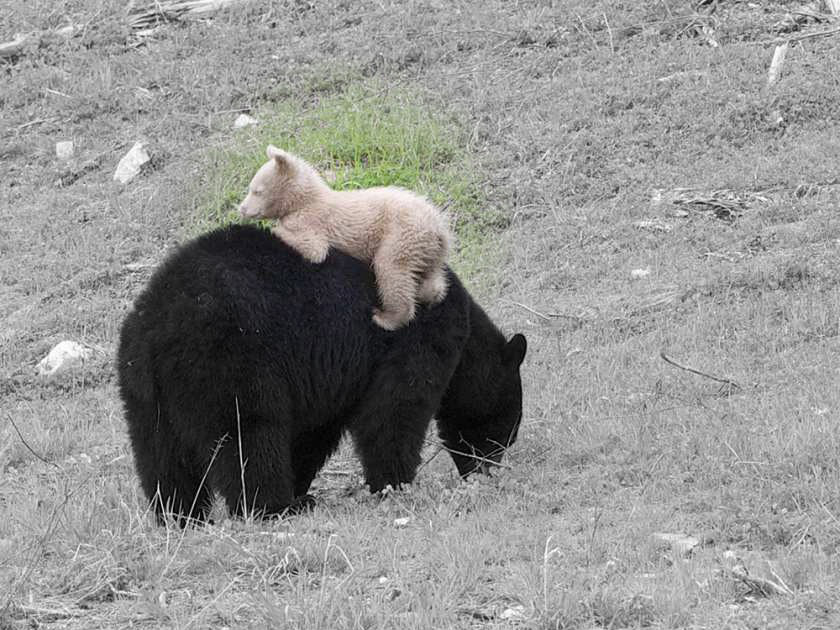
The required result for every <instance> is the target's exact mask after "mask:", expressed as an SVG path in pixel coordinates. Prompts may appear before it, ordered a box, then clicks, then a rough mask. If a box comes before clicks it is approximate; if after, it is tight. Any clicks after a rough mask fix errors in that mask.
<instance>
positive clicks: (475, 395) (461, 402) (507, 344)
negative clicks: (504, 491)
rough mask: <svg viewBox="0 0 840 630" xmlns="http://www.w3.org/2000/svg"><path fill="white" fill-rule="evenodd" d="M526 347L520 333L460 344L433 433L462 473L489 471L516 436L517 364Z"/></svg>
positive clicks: (519, 403) (518, 419)
mask: <svg viewBox="0 0 840 630" xmlns="http://www.w3.org/2000/svg"><path fill="white" fill-rule="evenodd" d="M496 334H498V333H496ZM494 336H495V335H494ZM472 341H475V339H471V342H472ZM526 351H527V343H526V341H525V337H524V336H523V335H519V334H517V335H514V336H513V337H512V338H511V339H510V340H509V341H505V339H504V338H503V337H501V335H499V336H498V338H495V339H492V338H491V339H487V338H485V339H483V340H481V343H480V344H476V343H469V344H468V347H467V348H465V350H464V353H463V354H462V358H461V363H460V364H459V365H458V367H457V369H456V370H455V374H454V375H453V378H452V381H451V382H450V385H449V388H448V389H447V391H446V394H445V395H444V397H443V400H442V401H441V407H440V410H439V411H438V433H439V435H440V437H441V439H442V440H443V443H444V445H445V446H446V448H447V450H448V451H449V453H450V455H451V456H452V460H453V461H454V462H455V467H456V468H457V469H458V472H459V473H460V474H461V476H462V477H466V476H468V475H469V474H471V473H473V472H485V473H486V472H489V471H490V469H491V468H492V467H493V466H495V465H497V464H498V463H499V462H500V461H501V460H502V456H503V455H504V453H505V450H506V449H507V448H508V447H509V446H511V445H512V444H513V443H514V441H515V440H516V435H517V433H518V431H519V423H520V422H521V420H522V379H521V378H520V375H519V366H520V365H521V364H522V361H523V360H524V358H525V353H526Z"/></svg>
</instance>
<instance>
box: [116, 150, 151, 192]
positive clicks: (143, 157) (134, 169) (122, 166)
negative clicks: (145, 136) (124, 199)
mask: <svg viewBox="0 0 840 630" xmlns="http://www.w3.org/2000/svg"><path fill="white" fill-rule="evenodd" d="M150 159H151V158H150V157H149V154H148V153H147V152H146V149H145V148H144V146H143V143H142V142H137V143H136V144H135V145H134V146H133V147H131V150H130V151H129V152H128V153H126V154H125V155H124V156H123V159H121V160H120V163H119V164H117V170H116V171H114V181H117V182H119V183H121V184H127V183H128V182H130V181H131V180H132V179H134V178H135V177H137V176H138V175H139V174H140V170H141V169H142V168H143V165H144V164H145V163H146V162H148V161H149V160H150Z"/></svg>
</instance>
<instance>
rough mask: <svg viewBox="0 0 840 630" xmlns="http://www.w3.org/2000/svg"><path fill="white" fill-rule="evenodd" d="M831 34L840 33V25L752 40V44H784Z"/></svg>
mask: <svg viewBox="0 0 840 630" xmlns="http://www.w3.org/2000/svg"><path fill="white" fill-rule="evenodd" d="M831 35H840V27H838V28H830V29H828V30H825V31H815V32H813V33H802V34H801V35H791V36H790V37H777V38H776V39H765V40H760V41H755V42H753V43H754V44H761V45H762V46H764V45H767V44H777V45H778V44H786V43H788V42H799V41H802V40H804V39H814V38H816V37H830V36H831Z"/></svg>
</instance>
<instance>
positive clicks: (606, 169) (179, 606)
mask: <svg viewBox="0 0 840 630" xmlns="http://www.w3.org/2000/svg"><path fill="white" fill-rule="evenodd" d="M124 4H125V3H123V2H116V1H109V2H104V3H103V2H93V1H92V0H85V1H83V2H64V1H61V2H47V1H46V0H33V1H32V2H26V3H21V2H16V1H13V0H0V40H3V41H6V40H11V39H12V34H14V33H15V32H22V33H27V32H33V31H38V32H43V31H47V30H54V29H58V28H61V27H62V26H63V25H65V24H66V23H68V22H72V23H76V24H82V25H86V26H85V28H84V30H82V31H80V32H79V33H78V34H76V35H74V36H72V37H69V38H65V37H61V38H57V39H49V40H44V41H43V42H41V43H40V44H39V45H38V46H32V47H30V48H27V50H26V51H25V54H24V55H22V56H20V57H19V58H13V59H8V60H5V61H0V73H2V89H0V121H2V122H0V219H2V220H0V254H2V255H0V321H2V322H3V326H2V329H0V471H2V473H0V628H4V629H5V628H15V629H18V628H24V627H30V626H38V627H47V628H49V627H54V628H58V627H61V628H91V627H102V628H120V627H126V626H135V627H148V628H157V627H173V628H191V629H194V628H220V627H225V626H226V627H230V628H244V627H253V628H261V627H278V628H280V627H296V628H348V629H349V628H395V627H396V628H423V629H427V628H475V627H510V626H513V625H518V626H519V627H522V628H533V629H545V630H548V629H552V630H556V629H564V630H566V629H581V630H584V629H586V630H589V629H592V628H642V627H651V628H692V629H694V628H696V629H701V628H709V629H711V628H715V629H730V630H736V629H737V630H741V629H746V628H756V627H758V628H777V629H779V630H781V629H782V628H791V627H796V628H800V627H801V628H819V627H822V628H836V627H840V613H838V610H840V577H838V576H840V555H838V548H840V520H838V519H840V432H838V430H837V418H838V414H840V390H839V389H838V387H837V378H838V369H840V346H838V331H840V320H839V319H838V313H839V312H840V284H838V281H837V278H840V257H838V255H837V253H838V252H837V248H838V239H840V217H838V214H837V212H836V210H837V206H838V203H840V170H839V169H838V166H837V165H838V164H840V116H838V115H837V114H838V107H840V105H838V104H840V74H838V72H837V69H838V68H840V46H838V41H840V40H839V39H838V36H837V35H830V36H825V37H821V38H817V37H814V38H810V39H804V40H802V41H801V42H800V43H797V44H794V45H791V47H790V50H789V51H788V53H787V57H786V60H785V64H784V67H783V68H782V73H781V78H780V79H779V81H778V82H777V83H776V84H775V85H774V86H773V87H768V86H767V76H766V72H767V67H768V65H769V63H770V60H771V58H772V56H773V49H774V46H775V41H776V40H777V38H779V37H789V36H798V35H802V34H807V33H811V32H816V31H820V30H826V31H828V30H830V29H832V28H836V21H835V22H827V21H826V20H827V18H825V17H820V16H817V17H813V16H812V17H810V18H809V17H807V16H803V15H802V14H801V12H799V13H797V11H798V8H799V4H798V3H797V2H793V1H785V2H782V1H779V2H776V1H769V2H763V3H760V6H758V3H743V2H717V3H698V2H693V1H692V2H689V1H688V0H669V1H668V2H639V3H605V2H596V3H592V2H584V0H568V1H565V2H562V3H553V4H551V3H537V2H532V3H523V2H516V3H509V2H503V1H502V0H491V1H489V2H483V3H466V4H464V3H461V4H457V5H452V6H451V7H450V6H448V5H447V6H444V5H435V6H430V5H429V4H428V3H420V2H400V3H396V2H394V3H388V2H385V3H384V4H383V3H376V4H364V5H357V4H356V3H348V2H344V1H339V0H323V1H319V2H317V3H311V2H309V3H291V2H288V3H268V2H262V1H259V0H255V1H254V2H249V3H244V4H243V5H242V6H241V7H240V8H238V9H236V10H231V11H226V12H222V13H221V14H219V15H216V16H214V17H213V18H212V19H202V20H194V21H190V22H179V21H177V20H175V21H172V22H170V23H168V24H166V25H164V26H162V27H161V28H159V29H158V30H157V31H155V32H154V33H153V34H151V35H149V36H146V37H143V38H139V36H138V35H137V34H135V33H131V32H129V31H128V29H127V28H126V26H125V25H126V19H125V14H124V6H123V5H124ZM825 13H827V8H826V6H822V11H821V12H820V14H821V15H822V14H825ZM835 20H836V18H835ZM325 68H331V70H329V71H325V70H324V69H325ZM386 88H387V89H386ZM350 95H355V96H354V97H352V98H351V97H350ZM353 98H358V99H359V100H360V102H358V103H356V102H354V101H353ZM385 107H390V109H389V111H385ZM242 110H247V111H249V112H250V113H252V114H253V115H255V116H257V117H259V118H261V119H262V120H263V126H261V127H259V128H257V129H249V130H247V131H245V132H243V133H241V134H239V135H237V134H235V133H234V132H233V131H232V130H231V125H232V122H233V119H234V118H235V116H236V115H237V113H238V112H240V111H242ZM336 112H339V113H336ZM346 113H356V114H358V116H357V117H356V119H354V118H353V116H347V115H346ZM362 114H365V115H362ZM386 123H387V124H386ZM263 133H267V134H268V136H265V137H263V136H262V134H263ZM284 134H285V135H284ZM278 135H279V136H280V137H279V138H278V137H277V136H278ZM269 136H270V137H269ZM139 138H143V139H146V140H147V141H148V143H149V150H150V152H151V154H152V164H151V169H150V170H148V171H147V172H145V173H144V174H143V176H141V177H140V178H138V179H137V180H135V181H134V182H132V183H131V184H130V185H129V186H126V187H124V188H121V187H118V186H117V185H115V184H114V183H113V182H112V181H111V175H112V173H113V168H114V167H115V165H116V163H117V161H118V160H119V158H120V157H121V155H122V154H123V153H124V152H125V151H126V150H127V149H128V148H129V147H130V146H131V145H132V144H133V143H134V142H135V141H136V140H137V139H139ZM284 138H285V139H287V141H288V142H290V143H292V146H290V147H289V148H292V149H293V150H299V151H300V152H301V153H303V154H304V155H306V156H307V157H309V158H310V159H312V160H313V161H315V162H316V163H317V164H318V165H319V166H321V167H323V168H331V169H332V170H333V171H334V172H335V173H336V177H337V185H341V186H345V185H346V186H351V185H367V184H368V183H374V182H375V183H386V182H390V181H397V182H401V181H404V182H406V183H407V184H409V185H411V186H412V187H415V186H417V187H419V188H421V190H423V191H424V192H426V193H427V194H430V195H431V196H432V197H433V198H434V199H435V200H436V201H438V202H439V203H445V202H446V201H448V200H449V199H450V198H451V199H452V200H453V203H452V204H451V207H450V210H452V209H453V208H454V209H455V210H454V211H455V212H458V213H461V212H463V213H465V214H466V215H467V216H469V224H470V225H472V222H473V221H475V220H483V219H484V217H491V220H492V225H486V224H480V225H481V226H482V228H481V229H485V228H488V229H490V230H491V232H492V231H494V230H495V229H496V217H499V216H501V217H503V219H504V220H503V221H502V222H501V223H500V225H499V227H503V226H506V229H505V231H504V233H503V235H502V237H501V240H502V241H503V243H504V248H503V249H502V248H501V247H500V248H496V251H494V256H493V257H492V258H490V259H488V258H486V257H485V254H484V253H483V252H481V253H474V254H469V261H470V264H467V263H466V262H464V261H461V260H459V261H458V264H459V265H460V266H461V267H460V268H462V269H464V270H465V271H466V272H467V273H468V274H472V275H473V276H474V281H475V282H477V283H479V284H480V285H481V286H482V294H481V301H482V302H483V303H484V304H486V305H487V306H488V308H489V310H490V311H491V312H492V313H493V315H494V317H495V318H496V319H497V320H498V321H500V322H502V324H503V325H504V327H505V328H506V330H507V331H509V332H514V331H519V330H521V331H523V332H525V333H526V334H527V335H528V339H529V355H528V357H527V358H526V362H525V364H524V365H523V379H524V386H525V405H526V406H525V410H524V416H525V421H524V425H523V428H522V430H521V431H520V437H519V441H518V443H517V444H516V446H515V447H514V449H513V451H512V452H511V454H510V457H509V458H507V459H506V463H507V464H509V466H510V467H509V468H505V469H503V470H502V471H500V472H499V474H497V475H496V476H495V477H493V478H491V479H481V480H476V481H474V482H472V483H467V484H465V483H460V482H459V481H458V480H457V479H456V477H455V475H454V471H453V469H452V466H451V465H450V464H449V462H447V461H446V459H445V456H442V455H440V456H436V447H435V445H434V444H431V445H430V447H429V452H428V454H427V459H428V463H427V464H426V465H424V466H423V468H422V469H421V471H420V474H419V476H418V480H417V483H416V484H415V485H414V486H413V487H412V488H411V489H409V490H407V491H403V492H396V493H392V494H389V495H387V496H384V497H372V496H369V495H368V494H367V493H366V492H365V491H364V489H363V488H361V487H360V481H359V480H360V477H359V474H358V469H357V466H356V463H355V461H354V459H353V458H352V457H351V456H350V454H349V452H348V451H346V450H342V451H341V452H340V453H339V454H338V456H337V457H336V458H335V459H334V460H333V461H332V462H331V463H330V465H329V466H328V468H327V469H326V470H325V471H324V473H323V474H322V475H321V476H320V478H319V480H318V485H317V486H316V487H315V493H316V496H317V498H318V506H317V507H316V509H315V510H314V511H313V512H312V513H311V514H306V515H302V516H300V517H295V518H294V519H290V520H288V521H284V522H253V521H229V520H225V519H224V517H223V516H222V515H221V514H220V516H219V519H218V520H217V523H216V525H214V526H212V527H207V528H201V529H191V530H186V531H179V530H174V529H171V528H159V527H157V526H156V525H154V523H153V520H152V519H151V518H150V517H149V515H148V514H146V512H145V506H144V505H143V502H142V500H141V498H140V496H139V494H138V489H137V481H136V478H135V476H134V472H133V469H132V461H131V455H130V453H129V452H128V450H127V444H128V442H127V439H126V436H125V428H124V423H123V421H122V415H121V409H120V406H119V402H118V399H117V396H116V390H115V387H114V384H113V380H112V374H113V366H112V364H111V358H110V354H109V352H110V351H111V349H112V348H113V346H114V343H115V335H116V331H117V329H118V326H119V323H120V320H121V318H122V314H123V312H124V309H125V308H126V307H127V305H128V304H129V303H130V300H131V299H133V297H134V296H135V295H136V293H137V291H138V290H139V289H140V287H141V286H142V285H143V283H144V282H145V281H146V280H147V278H148V275H149V273H150V272H151V270H152V269H153V268H154V265H155V264H157V263H158V262H159V261H160V260H161V259H162V257H163V256H164V255H165V253H166V250H167V249H168V248H170V247H171V246H172V245H174V244H175V242H177V241H178V240H179V239H181V238H184V235H185V234H190V233H193V230H194V229H196V228H195V223H194V221H195V219H196V216H197V215H196V214H194V213H192V212H190V211H187V212H183V213H180V212H179V211H178V210H179V209H188V210H192V209H193V208H194V207H195V206H196V203H197V202H196V201H195V200H196V198H197V199H199V200H200V202H199V203H200V204H201V206H202V207H205V208H207V207H210V208H213V210H212V212H211V214H209V215H205V216H207V217H209V219H208V220H209V221H211V222H215V221H217V220H222V218H223V216H224V214H225V213H226V212H227V209H228V208H229V204H231V203H232V202H233V201H234V200H235V199H237V198H238V196H239V195H240V194H241V193H242V191H243V190H244V186H245V184H246V182H247V179H248V178H249V177H250V172H251V169H252V168H254V167H256V165H258V164H259V162H260V161H261V160H262V156H263V153H262V151H263V148H264V147H262V146H261V145H262V144H264V143H265V141H266V140H271V141H274V142H279V143H282V142H284V141H286V140H284ZM67 139H72V140H74V141H75V145H76V155H75V157H74V159H73V160H72V161H70V162H67V163H60V162H58V161H57V160H56V158H55V157H54V156H55V153H54V144H55V142H57V141H60V140H67ZM371 139H373V140H374V142H371ZM362 140H364V142H362ZM295 143H296V144H295ZM348 147H349V148H348ZM374 148H376V149H377V150H387V151H395V153H388V154H387V155H386V157H385V159H383V160H382V161H380V162H377V164H379V166H377V167H376V168H374V167H372V166H371V161H370V160H367V161H364V160H360V159H359V158H357V154H358V155H359V156H361V155H363V154H364V153H365V152H367V153H368V154H371V155H374V156H377V155H378V154H377V153H376V151H374V150H373V149H374ZM339 158H340V159H339ZM351 158H352V159H351ZM208 165H209V166H208ZM427 167H433V168H427ZM202 171H204V173H202ZM196 173H199V174H198V175H196ZM220 173H225V174H226V175H225V177H220V176H219V174H220ZM205 175H206V178H205ZM339 177H340V178H341V180H340V181H339V179H338V178H339ZM391 177H393V178H395V179H393V180H389V179H388V178H391ZM195 182H202V184H201V185H199V186H196V184H195ZM410 182H415V183H410ZM197 189H198V191H197ZM675 189H691V190H692V191H695V192H694V193H693V194H692V195H688V196H686V197H690V198H691V199H694V200H697V199H704V200H706V201H710V200H712V201H713V200H715V199H724V200H728V201H729V202H732V200H733V199H737V200H742V201H743V203H738V204H735V205H733V206H732V208H733V209H734V212H733V213H732V216H728V215H727V214H726V213H721V216H720V217H718V216H716V213H715V212H714V205H713V204H712V205H710V204H709V203H693V204H688V203H677V204H675V203H673V202H672V200H673V199H674V196H673V195H669V193H670V192H672V191H674V190H675ZM197 192H200V193H201V195H199V196H196V193H197ZM205 194H206V197H205V196H203V195H205ZM733 203H734V202H733ZM462 229H463V226H462ZM484 234H486V232H482V237H481V238H484ZM470 238H471V237H470V235H469V234H464V233H463V232H462V233H461V239H462V244H463V242H464V241H467V242H470ZM490 242H491V243H495V242H496V241H495V240H494V239H491V241H490ZM493 248H495V245H494V246H493ZM487 260H492V261H493V262H492V265H493V266H494V267H495V269H487V268H486V262H485V261H487ZM470 265H475V266H474V267H471V266H470ZM634 270H642V271H643V273H637V274H635V275H632V272H633V271H634ZM488 272H491V273H492V282H488V281H487V278H488V276H487V273H488ZM64 338H74V339H79V340H81V341H86V342H88V343H91V344H94V345H96V346H98V347H99V348H101V350H102V351H101V352H100V353H98V354H97V355H96V359H95V360H94V361H93V362H91V363H89V364H88V365H87V366H86V367H85V369H84V370H83V371H82V372H80V373H75V374H71V375H67V376H64V377H61V378H58V379H54V380H52V381H48V382H47V381H43V380H41V379H39V378H37V377H36V376H34V373H33V368H34V365H35V364H36V363H37V361H38V359H40V358H41V357H42V356H44V354H46V352H47V351H48V350H49V348H50V347H51V346H52V345H53V344H54V343H55V342H57V341H60V340H62V339H64ZM662 350H665V351H666V353H667V355H668V356H669V357H672V358H674V359H676V360H678V361H679V362H680V363H681V364H683V365H688V366H692V367H694V368H696V369H697V370H699V371H701V372H705V373H707V374H712V375H718V376H722V377H725V378H727V379H731V380H733V381H735V382H736V383H738V385H740V389H732V388H730V389H721V388H720V385H721V383H719V382H716V381H713V380H710V379H708V378H704V377H703V376H699V375H697V374H694V373H690V372H686V371H683V370H679V369H676V368H674V367H673V366H671V365H668V364H666V363H665V362H664V361H662V360H661V358H660V351H662ZM10 419H11V420H14V423H15V425H16V427H17V430H16V429H15V428H14V427H13V426H12V424H11V420H10ZM18 431H19V433H20V435H18ZM24 440H25V443H24ZM41 458H43V459H44V460H46V462H45V461H42V460H41ZM405 517H407V518H409V520H408V522H407V523H404V521H399V523H400V525H397V524H395V519H397V518H405ZM654 532H682V533H686V534H691V535H692V536H694V537H696V538H697V539H698V540H699V541H700V543H699V544H698V545H697V546H696V548H694V550H693V551H692V552H691V554H690V555H688V556H685V555H683V554H682V553H678V552H677V551H675V550H674V549H670V548H668V547H667V546H662V545H661V544H659V543H658V542H656V541H655V540H654V539H653V538H652V534H653V533H654ZM728 551H729V552H732V554H729V555H727V553H726V552H728ZM732 556H734V557H735V560H732V561H734V562H740V563H742V564H743V566H745V567H746V568H747V569H748V570H749V572H750V573H751V574H753V575H757V576H759V577H762V578H765V579H768V580H772V581H774V582H783V583H784V585H785V586H786V587H787V589H789V590H790V591H791V592H792V594H791V595H780V594H772V595H770V596H767V595H766V594H765V593H761V592H758V591H756V590H754V589H752V588H751V587H750V586H748V584H747V583H745V582H744V581H743V580H739V579H737V578H735V577H733V573H732V571H727V570H725V563H726V562H729V561H730V560H731V557H732Z"/></svg>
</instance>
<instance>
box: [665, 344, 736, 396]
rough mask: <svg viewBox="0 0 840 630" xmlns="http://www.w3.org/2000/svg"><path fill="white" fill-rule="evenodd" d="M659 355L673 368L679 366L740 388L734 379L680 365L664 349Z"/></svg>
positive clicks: (687, 370)
mask: <svg viewBox="0 0 840 630" xmlns="http://www.w3.org/2000/svg"><path fill="white" fill-rule="evenodd" d="M659 356H660V357H662V360H663V361H665V363H667V364H669V365H673V366H674V367H675V368H679V369H681V370H685V371H686V372H691V373H692V374H697V375H698V376H705V377H706V378H710V379H712V380H713V381H717V382H718V383H723V384H724V385H726V386H728V387H729V388H734V389H741V386H740V385H738V383H736V382H735V381H733V380H732V379H730V378H725V377H720V376H713V375H712V374H707V373H706V372H701V371H700V370H698V369H696V368H693V367H691V366H688V365H682V364H681V363H677V362H676V361H674V360H673V359H672V358H670V357H669V356H668V355H666V354H665V351H664V350H662V351H660V353H659Z"/></svg>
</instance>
